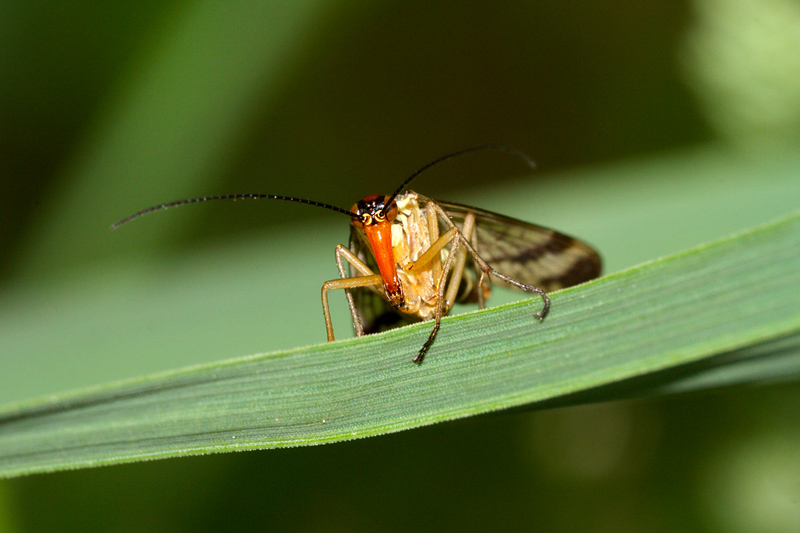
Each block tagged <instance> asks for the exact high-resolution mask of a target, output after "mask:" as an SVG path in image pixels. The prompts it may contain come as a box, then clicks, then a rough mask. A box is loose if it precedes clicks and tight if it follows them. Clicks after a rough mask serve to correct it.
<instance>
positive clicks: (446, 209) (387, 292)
mask: <svg viewBox="0 0 800 533" xmlns="http://www.w3.org/2000/svg"><path fill="white" fill-rule="evenodd" d="M485 149H498V150H503V151H506V152H509V153H512V154H514V155H516V156H519V157H521V158H522V159H524V160H525V161H526V162H527V163H528V164H529V165H530V166H532V167H533V166H534V164H533V162H532V161H531V160H530V159H529V158H528V157H527V156H526V155H524V154H522V153H521V152H518V151H517V150H514V149H513V148H510V147H507V146H503V145H481V146H475V147H472V148H467V149H464V150H460V151H457V152H454V153H451V154H448V155H445V156H443V157H440V158H439V159H436V160H434V161H432V162H431V163H428V164H427V165H425V166H423V167H422V168H420V169H419V170H417V171H416V172H414V173H413V174H411V176H409V177H408V178H407V179H406V180H405V181H404V182H403V183H402V184H400V186H399V187H398V188H397V189H396V190H395V191H394V193H392V194H391V195H390V196H382V195H377V194H374V195H370V196H367V197H365V198H363V199H362V200H360V201H359V202H357V203H356V204H355V205H354V206H353V207H352V208H351V209H350V210H349V211H348V210H345V209H342V208H340V207H336V206H333V205H329V204H325V203H322V202H315V201H313V200H306V199H303V198H293V197H288V196H277V195H271V194H228V195H222V196H205V197H200V198H190V199H188V200H179V201H175V202H169V203H165V204H160V205H156V206H153V207H150V208H148V209H144V210H142V211H139V212H137V213H134V214H132V215H130V216H129V217H127V218H124V219H122V220H120V221H119V222H117V223H116V224H114V225H113V226H111V228H112V229H116V228H118V227H119V226H121V225H122V224H125V223H127V222H130V221H131V220H134V219H136V218H138V217H140V216H142V215H145V214H148V213H151V212H153V211H159V210H163V209H168V208H172V207H177V206H181V205H186V204H193V203H200V202H207V201H211V200H238V199H270V200H285V201H289V202H298V203H303V204H308V205H313V206H316V207H322V208H325V209H329V210H331V211H335V212H337V213H342V214H344V215H347V216H348V217H350V219H351V230H350V245H349V246H348V247H345V246H343V245H341V244H340V245H337V246H336V264H337V266H338V269H339V276H340V277H339V278H338V279H334V280H331V281H326V282H325V283H324V284H323V285H322V309H323V314H324V317H325V328H326V330H327V335H328V340H329V341H332V340H334V337H333V323H332V321H331V314H330V310H329V307H328V291H330V290H334V289H343V290H344V291H345V295H346V297H347V303H348V306H349V307H350V313H351V315H352V318H353V327H354V329H355V333H356V335H357V336H361V335H364V334H366V333H373V332H376V331H380V330H381V329H386V328H388V327H391V326H396V325H399V324H402V323H409V322H418V321H426V320H433V322H434V324H433V329H432V331H431V332H430V334H429V335H428V339H427V340H426V341H425V343H424V344H423V345H422V348H421V349H420V350H419V352H418V354H417V355H416V357H414V358H413V362H414V363H422V360H423V359H424V357H425V354H426V353H427V352H428V349H429V348H430V347H431V345H432V344H433V342H434V340H435V338H436V334H437V333H438V331H439V328H440V326H441V320H442V317H443V316H445V315H446V314H447V313H448V312H449V311H450V309H451V308H452V306H453V304H454V303H456V302H477V303H478V305H479V307H480V308H483V306H484V301H485V300H486V298H487V297H488V296H489V286H488V285H489V284H488V283H487V280H490V279H491V276H495V277H497V278H499V279H501V280H503V281H505V282H506V283H507V284H509V285H511V286H512V287H515V288H517V289H521V290H523V291H528V292H532V293H535V294H537V295H539V297H541V299H542V302H543V306H542V309H541V310H540V311H539V312H538V313H536V314H535V315H534V316H535V317H536V318H537V319H539V320H540V321H541V320H543V319H544V317H545V316H546V315H547V312H548V310H549V309H550V298H549V297H548V296H547V292H548V291H552V290H556V289H560V288H564V287H570V286H572V285H577V284H579V283H582V282H584V281H588V280H591V279H594V278H596V277H598V276H599V275H600V270H601V260H600V256H599V255H598V253H597V252H596V251H595V250H594V249H592V248H591V247H590V246H588V245H586V244H584V243H582V242H580V241H578V240H576V239H573V238H572V237H568V236H566V235H563V234H561V233H558V232H556V231H553V230H550V229H547V228H544V227H541V226H536V225H533V224H529V223H527V222H522V221H520V220H516V219H513V218H510V217H506V216H503V215H499V214H496V213H492V212H490V211H485V210H483V209H478V208H475V207H470V206H466V205H461V204H456V203H450V202H442V201H438V200H432V199H430V198H426V197H425V196H422V195H420V194H418V193H416V192H413V191H408V192H405V193H403V191H405V189H406V187H407V186H408V185H409V183H411V181H412V180H414V179H415V178H416V177H417V176H418V175H419V174H421V173H422V172H423V171H425V170H427V169H428V168H430V167H432V166H433V165H436V164H438V163H441V162H443V161H446V160H448V159H452V158H454V157H457V156H461V155H464V154H467V153H470V152H475V151H478V150H485Z"/></svg>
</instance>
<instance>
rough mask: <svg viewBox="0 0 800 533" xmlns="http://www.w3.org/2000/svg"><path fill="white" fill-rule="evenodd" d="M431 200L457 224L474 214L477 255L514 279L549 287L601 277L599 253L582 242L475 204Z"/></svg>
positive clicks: (569, 285)
mask: <svg viewBox="0 0 800 533" xmlns="http://www.w3.org/2000/svg"><path fill="white" fill-rule="evenodd" d="M435 202H436V203H437V204H439V205H440V206H441V207H442V209H443V210H444V212H445V213H447V215H448V216H449V217H450V219H451V220H452V221H453V222H454V223H455V224H456V226H458V227H459V228H461V227H463V224H464V217H465V216H466V215H467V213H474V214H475V217H476V219H475V228H476V229H475V231H476V233H477V248H476V251H477V252H478V255H480V256H481V257H482V258H483V259H484V260H485V261H486V262H487V263H488V264H489V266H491V267H492V268H494V269H496V270H497V271H498V272H502V273H503V274H505V275H507V276H510V277H512V278H514V279H516V280H517V281H520V282H522V283H525V284H527V285H533V286H536V287H540V288H541V289H544V290H545V291H554V290H558V289H563V288H565V287H571V286H573V285H577V284H579V283H583V282H585V281H589V280H591V279H594V278H596V277H599V276H600V271H601V269H602V261H601V259H600V255H599V254H598V253H597V252H596V251H595V250H594V249H593V248H591V247H590V246H588V245H587V244H584V243H582V242H581V241H578V240H576V239H573V238H572V237H569V236H567V235H564V234H562V233H558V232H557V231H553V230H551V229H548V228H544V227H542V226H537V225H535V224H529V223H527V222H523V221H521V220H517V219H515V218H511V217H507V216H504V215H500V214H497V213H492V212H491V211H486V210H484V209H479V208H477V207H470V206H467V205H462V204H457V203H452V202H442V201H439V200H435Z"/></svg>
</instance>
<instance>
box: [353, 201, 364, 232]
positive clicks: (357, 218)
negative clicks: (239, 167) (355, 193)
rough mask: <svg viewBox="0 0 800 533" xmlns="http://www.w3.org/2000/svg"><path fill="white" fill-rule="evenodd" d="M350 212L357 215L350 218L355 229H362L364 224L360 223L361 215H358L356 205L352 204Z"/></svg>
mask: <svg viewBox="0 0 800 533" xmlns="http://www.w3.org/2000/svg"><path fill="white" fill-rule="evenodd" d="M350 212H351V213H353V214H354V215H358V216H354V217H353V218H352V221H353V225H354V226H355V227H357V228H363V227H364V224H363V223H362V222H361V215H359V213H358V204H353V207H351V208H350Z"/></svg>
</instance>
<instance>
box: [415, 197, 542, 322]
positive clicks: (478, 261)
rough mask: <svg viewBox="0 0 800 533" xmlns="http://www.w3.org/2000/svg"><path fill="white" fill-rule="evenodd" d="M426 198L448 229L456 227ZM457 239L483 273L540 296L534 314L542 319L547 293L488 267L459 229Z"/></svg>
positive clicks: (435, 204)
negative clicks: (540, 307) (540, 308)
mask: <svg viewBox="0 0 800 533" xmlns="http://www.w3.org/2000/svg"><path fill="white" fill-rule="evenodd" d="M427 200H428V204H429V205H432V206H433V208H434V209H436V211H437V213H438V214H439V216H440V217H441V218H442V220H444V223H445V224H446V225H448V226H449V227H450V229H453V228H456V225H455V224H454V223H453V221H452V220H450V217H448V216H447V213H445V212H444V209H442V208H441V206H440V205H439V204H437V203H436V202H435V201H433V200H430V199H427ZM458 239H459V240H460V241H461V243H462V244H463V245H464V247H465V248H466V249H467V251H468V252H469V253H470V255H471V256H472V260H473V261H475V264H476V265H478V266H479V267H480V269H481V270H482V271H483V273H484V274H486V275H488V276H491V275H492V274H494V275H495V276H497V277H498V278H500V279H502V280H503V281H505V282H506V283H508V284H509V285H513V286H515V287H517V288H518V289H520V290H523V291H527V292H535V293H536V294H538V295H539V296H541V298H542V301H544V306H543V307H542V310H541V311H539V312H538V313H536V314H535V315H534V316H535V317H536V318H538V319H539V320H544V317H545V315H547V312H548V311H549V310H550V298H549V297H548V296H547V293H546V292H544V290H542V289H540V288H539V287H534V286H533V285H526V284H525V283H521V282H519V281H517V280H515V279H514V278H510V277H508V276H506V275H504V274H501V273H500V272H498V271H497V270H495V269H493V268H492V267H490V266H489V264H488V263H487V262H486V261H484V260H483V258H482V257H481V256H480V255H478V252H477V251H475V248H473V247H472V245H471V244H470V243H469V240H467V239H466V238H465V237H464V235H463V234H462V233H461V232H460V231H459V232H458Z"/></svg>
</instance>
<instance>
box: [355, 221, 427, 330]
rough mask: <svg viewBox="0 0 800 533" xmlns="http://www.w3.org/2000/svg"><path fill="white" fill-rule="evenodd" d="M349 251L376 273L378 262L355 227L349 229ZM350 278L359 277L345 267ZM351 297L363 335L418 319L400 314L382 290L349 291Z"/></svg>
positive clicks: (361, 231) (360, 288)
mask: <svg viewBox="0 0 800 533" xmlns="http://www.w3.org/2000/svg"><path fill="white" fill-rule="evenodd" d="M350 250H351V251H352V252H353V253H354V254H356V256H357V257H358V258H359V259H361V261H363V262H364V264H366V265H367V266H368V267H369V268H370V270H372V271H373V272H378V262H377V261H376V260H375V256H374V255H373V253H372V249H371V248H370V246H369V241H367V235H366V233H364V230H363V229H361V228H357V227H355V226H351V227H350ZM347 268H348V274H349V275H350V276H358V275H360V274H359V272H358V271H356V270H355V269H354V268H352V267H351V266H350V265H349V264H348V265H347ZM350 292H351V294H352V295H353V302H354V303H355V306H356V309H357V310H358V315H359V317H360V318H361V325H362V326H363V328H364V333H377V332H379V331H385V330H387V329H392V328H396V327H400V326H404V325H406V324H411V323H413V322H418V321H419V319H418V318H416V317H414V316H413V315H408V314H406V313H401V312H400V311H398V310H397V309H395V308H394V307H392V305H391V304H390V303H389V301H388V300H387V299H386V297H385V296H384V295H383V290H382V289H380V288H378V290H372V289H370V288H367V287H358V288H355V289H350Z"/></svg>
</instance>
